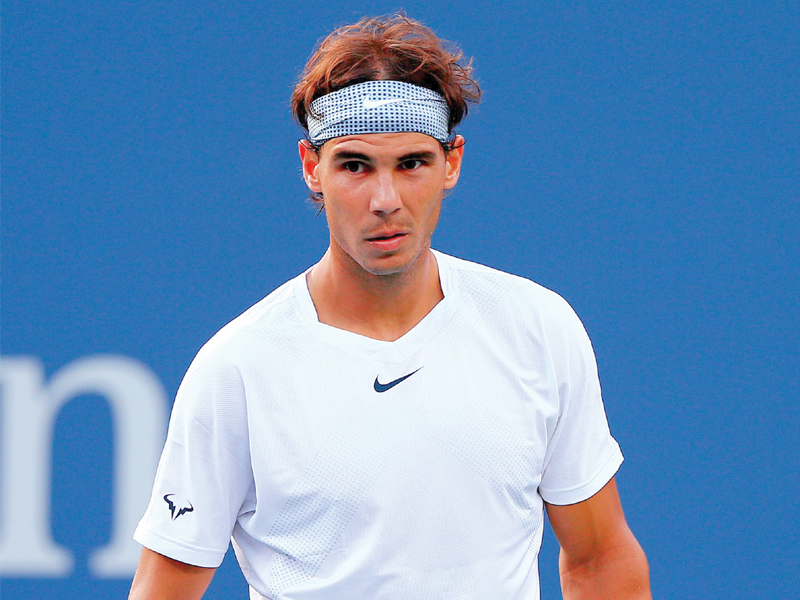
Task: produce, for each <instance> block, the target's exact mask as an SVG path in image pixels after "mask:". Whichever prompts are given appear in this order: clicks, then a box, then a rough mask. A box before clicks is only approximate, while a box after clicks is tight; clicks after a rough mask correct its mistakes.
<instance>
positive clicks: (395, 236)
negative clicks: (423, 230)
mask: <svg viewBox="0 0 800 600" xmlns="http://www.w3.org/2000/svg"><path fill="white" fill-rule="evenodd" d="M406 235H407V234H405V233H399V232H398V233H389V234H386V235H376V236H373V237H370V238H367V241H368V242H384V241H387V240H394V239H398V238H401V237H405V236H406Z"/></svg>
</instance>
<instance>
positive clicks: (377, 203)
mask: <svg viewBox="0 0 800 600" xmlns="http://www.w3.org/2000/svg"><path fill="white" fill-rule="evenodd" d="M401 204H402V203H401V201H400V193H399V191H398V189H397V186H396V182H395V181H394V177H393V176H392V173H377V177H376V179H375V187H374V188H373V190H372V198H371V199H370V204H369V208H370V210H371V211H372V212H373V213H375V214H391V213H393V212H394V211H396V210H398V209H399V208H400V206H401Z"/></svg>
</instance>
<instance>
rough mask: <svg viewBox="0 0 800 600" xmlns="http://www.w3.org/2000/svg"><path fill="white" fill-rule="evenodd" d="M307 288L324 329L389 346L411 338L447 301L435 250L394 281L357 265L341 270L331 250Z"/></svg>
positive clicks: (415, 262)
mask: <svg viewBox="0 0 800 600" xmlns="http://www.w3.org/2000/svg"><path fill="white" fill-rule="evenodd" d="M307 282H308V289H309V292H310V294H311V299H312V301H313V302H314V307H315V308H316V310H317V317H318V319H319V320H320V322H321V323H325V324H326V325H330V326H332V327H336V328H338V329H344V330H346V331H351V332H353V333H358V334H359V335H363V336H366V337H370V338H373V339H378V340H384V341H394V340H396V339H398V338H400V337H402V336H403V335H405V334H406V333H408V332H409V331H410V330H411V329H413V328H414V326H415V325H417V323H419V322H420V321H421V320H422V319H423V318H424V317H425V315H427V314H428V313H429V312H430V311H431V310H433V307H434V306H436V305H437V304H438V303H439V302H440V301H441V300H442V298H444V294H443V293H442V288H441V285H440V283H439V269H438V265H437V264H436V258H435V257H434V256H433V253H432V252H431V251H430V249H426V250H425V251H424V252H423V253H422V254H421V255H420V256H419V257H418V258H417V259H416V260H415V261H414V264H413V265H411V267H409V268H408V269H407V270H405V271H404V272H402V273H396V274H391V275H374V274H372V273H368V272H367V271H365V270H364V269H362V268H361V267H360V266H359V265H357V264H355V263H353V264H352V265H346V266H344V265H338V264H337V263H336V261H335V260H334V259H333V257H332V254H331V251H330V250H329V251H328V252H326V253H325V256H323V257H322V260H321V261H320V262H319V264H317V265H316V266H315V267H314V268H313V269H312V270H311V272H310V273H309V274H308V276H307Z"/></svg>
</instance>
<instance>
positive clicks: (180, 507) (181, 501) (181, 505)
mask: <svg viewBox="0 0 800 600" xmlns="http://www.w3.org/2000/svg"><path fill="white" fill-rule="evenodd" d="M164 501H165V502H166V503H167V506H169V512H170V513H171V514H172V520H173V521H174V520H175V519H177V518H178V517H180V516H181V515H182V514H184V513H189V512H192V511H193V510H194V506H192V503H191V502H189V501H188V500H187V499H186V498H179V497H178V496H176V495H175V494H167V495H166V496H164Z"/></svg>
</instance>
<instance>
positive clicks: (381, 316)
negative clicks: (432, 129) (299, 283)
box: [298, 133, 464, 341]
mask: <svg viewBox="0 0 800 600" xmlns="http://www.w3.org/2000/svg"><path fill="white" fill-rule="evenodd" d="M462 144H463V139H461V138H460V137H459V138H457V139H456V140H455V145H456V146H460V147H458V148H456V149H454V150H451V151H450V152H448V153H445V152H444V150H443V149H442V147H441V145H440V144H439V142H438V141H436V140H435V139H433V138H432V137H430V136H427V135H424V134H422V133H387V134H369V135H353V136H344V137H339V138H334V139H332V140H329V141H328V142H326V143H325V144H324V145H323V147H322V149H321V150H320V151H319V152H316V151H315V150H313V149H312V148H310V147H309V146H307V145H306V144H305V143H303V142H301V143H300V144H299V147H298V150H299V153H300V160H301V162H302V165H303V176H304V178H305V181H306V184H307V185H308V187H309V189H311V190H312V191H314V192H322V193H323V196H324V198H325V214H326V216H327V219H328V229H329V231H330V246H329V248H328V251H327V252H326V253H325V256H324V257H323V258H322V260H321V261H320V263H319V264H318V265H317V266H316V267H314V269H313V270H312V271H311V273H310V274H309V276H308V286H309V291H310V293H311V298H312V299H313V301H314V306H315V307H316V309H317V315H318V318H319V320H320V321H321V322H323V323H326V324H328V325H331V326H333V327H338V328H340V329H346V330H348V331H353V332H355V333H359V334H361V335H365V336H367V337H371V338H375V339H380V340H387V341H393V340H396V339H398V338H399V337H401V336H402V335H403V334H405V333H407V332H408V331H409V330H410V329H412V328H413V327H414V326H415V325H416V324H417V323H418V322H419V321H420V320H422V318H423V317H424V316H425V315H426V314H428V312H430V310H431V309H432V308H433V307H434V306H435V305H436V304H437V303H438V302H439V301H440V300H441V299H442V298H443V295H442V290H441V287H440V285H439V273H438V269H437V266H436V259H435V258H434V256H433V254H432V253H431V251H430V245H431V236H432V235H433V232H434V230H435V229H436V225H437V223H438V222H439V213H440V210H441V205H442V197H443V195H444V192H445V191H446V190H449V189H452V188H453V186H455V185H456V183H457V182H458V178H459V175H460V173H461V162H462V156H463V152H464V149H463V145H462Z"/></svg>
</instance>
